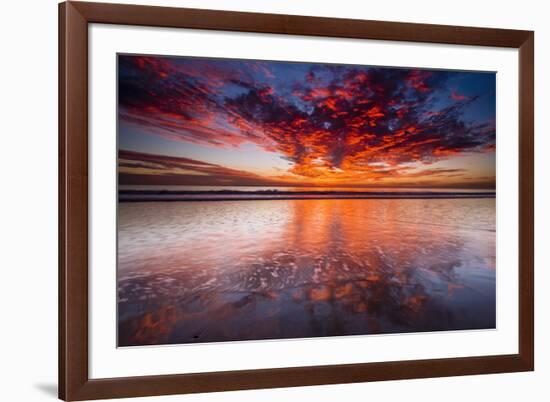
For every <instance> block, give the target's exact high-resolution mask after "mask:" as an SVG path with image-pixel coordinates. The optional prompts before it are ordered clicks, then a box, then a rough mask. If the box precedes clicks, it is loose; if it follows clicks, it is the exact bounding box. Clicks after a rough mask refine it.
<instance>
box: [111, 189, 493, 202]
mask: <svg viewBox="0 0 550 402" xmlns="http://www.w3.org/2000/svg"><path fill="white" fill-rule="evenodd" d="M466 198H467V199H470V198H496V193H495V192H494V191H493V192H488V191H486V192H484V191H480V192H471V193H464V192H435V191H430V192H380V191H378V192H377V191H372V192H349V191H255V192H243V191H224V190H221V191H144V190H124V191H119V193H118V201H119V202H155V201H158V202H161V201H266V200H319V199H466Z"/></svg>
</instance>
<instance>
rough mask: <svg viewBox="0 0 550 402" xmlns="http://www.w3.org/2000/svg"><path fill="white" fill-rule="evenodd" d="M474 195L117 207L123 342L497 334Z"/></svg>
mask: <svg viewBox="0 0 550 402" xmlns="http://www.w3.org/2000/svg"><path fill="white" fill-rule="evenodd" d="M472 193H475V191H474V192H470V194H469V196H467V197H460V196H457V195H456V194H451V195H449V194H447V195H446V196H444V195H440V196H439V198H436V197H411V196H407V194H405V195H403V194H401V195H400V196H394V198H393V199H392V198H388V197H371V198H367V197H362V198H351V197H352V195H351V194H350V198H348V199H346V198H345V197H339V198H334V197H331V198H330V199H322V198H316V199H301V198H300V197H299V195H298V194H294V198H292V199H284V198H283V199H277V200H273V199H269V200H268V199H249V200H248V201H246V202H243V201H242V200H241V199H237V200H226V199H224V200H217V201H215V202H213V201H212V200H210V202H208V200H207V201H206V202H205V200H202V201H198V200H189V199H188V200H186V201H184V202H182V201H181V200H179V201H178V200H174V201H176V202H174V201H172V202H165V201H159V199H158V198H157V199H156V200H155V201H156V202H140V200H133V201H134V202H120V203H119V207H118V301H117V302H118V316H119V323H118V345H119V346H139V345H151V344H171V343H202V342H219V341H235V340H253V339H281V338H309V337H318V336H343V335H369V334H385V333H410V332H425V331H442V330H471V329H491V328H495V324H496V323H495V293H496V285H495V283H496V275H495V241H496V239H495V199H494V194H493V196H490V195H486V196H481V195H479V194H478V195H475V194H472ZM489 193H490V192H489ZM263 195H264V196H265V194H263ZM157 196H158V194H157ZM179 196H180V197H181V194H179ZM202 196H203V195H202ZM203 198H204V197H203Z"/></svg>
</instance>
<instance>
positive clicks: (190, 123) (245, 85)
mask: <svg viewBox="0 0 550 402" xmlns="http://www.w3.org/2000/svg"><path fill="white" fill-rule="evenodd" d="M119 71H120V74H119V105H120V110H119V118H120V120H121V122H122V123H124V124H128V125H133V126H138V127H140V128H141V129H144V130H146V131H147V132H148V133H150V134H155V135H159V136H163V137H166V138H169V139H171V140H177V141H183V142H187V143H192V144H198V145H203V146H208V147H218V148H235V147H241V146H243V145H244V144H247V143H248V144H254V145H255V146H257V147H259V148H260V149H262V150H264V151H266V152H272V153H276V154H278V155H279V156H280V157H281V158H283V159H284V160H286V161H288V162H289V163H290V164H289V168H288V171H286V172H283V173H282V176H281V177H278V178H274V179H275V180H284V181H290V182H292V181H298V182H299V181H307V182H321V183H322V182H345V181H350V180H355V181H357V180H359V181H363V182H364V181H372V180H377V179H380V178H387V177H396V176H400V177H401V176H407V177H413V176H414V175H417V174H418V172H419V170H418V169H416V170H414V171H413V170H411V169H412V168H411V164H418V163H421V164H424V165H430V164H434V163H436V162H438V161H444V160H447V159H449V158H452V157H454V156H457V155H464V154H470V153H493V152H494V147H495V125H494V110H489V112H488V113H486V114H488V117H487V118H480V117H479V116H477V115H475V113H473V112H472V110H476V107H477V106H478V105H479V102H480V100H481V99H482V98H483V97H487V96H490V97H492V98H491V99H493V98H494V93H493V94H491V93H489V94H487V93H475V94H472V93H470V94H468V95H466V94H464V93H463V90H462V89H460V91H459V90H457V89H456V88H457V81H460V79H462V78H463V79H464V80H467V79H474V78H475V77H474V76H473V74H475V73H454V72H445V71H429V70H414V69H392V68H370V67H356V66H339V65H338V66H336V65H320V64H295V63H267V62H255V61H235V60H205V59H193V58H162V57H138V56H120V58H119ZM478 74H479V73H478ZM464 77H465V78H464ZM471 77H474V78H471ZM450 82H452V85H451V84H450ZM451 88H453V89H451ZM486 103H487V102H486ZM489 103H490V102H489ZM493 103H494V102H493ZM486 108H487V107H486ZM488 108H489V109H491V105H489V107H488ZM145 159H146V158H145ZM141 162H143V163H146V164H147V163H152V162H151V161H147V160H141ZM195 162H196V161H195ZM132 163H134V162H132ZM155 163H158V161H157V162H155ZM163 163H168V164H169V163H170V162H169V161H164V162H163ZM178 163H184V162H182V161H179V162H178ZM147 166H149V165H147ZM193 166H194V168H193V169H190V167H189V166H186V167H184V168H182V169H184V170H185V169H188V170H193V171H201V169H204V170H206V171H207V172H206V173H208V174H210V173H211V172H210V169H214V168H213V167H211V166H208V167H207V166H204V167H200V166H199V165H198V164H197V163H195V164H194V165H193ZM133 167H134V168H137V167H138V166H137V165H134V166H133ZM164 167H165V168H168V166H164ZM170 168H174V167H173V166H170ZM217 168H221V167H216V169H217ZM436 171H437V169H432V170H430V173H427V176H430V175H433V174H435V173H433V172H436ZM202 173H204V171H203V172H202ZM444 173H448V174H453V172H444ZM454 173H456V172H454ZM218 174H220V172H216V173H215V175H218ZM230 175H232V173H231V174H230Z"/></svg>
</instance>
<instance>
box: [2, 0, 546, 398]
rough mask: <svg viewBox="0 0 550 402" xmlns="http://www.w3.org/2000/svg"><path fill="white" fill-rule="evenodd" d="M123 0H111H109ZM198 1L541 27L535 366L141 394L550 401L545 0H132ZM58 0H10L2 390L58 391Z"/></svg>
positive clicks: (51, 394) (19, 394) (24, 393)
mask: <svg viewBox="0 0 550 402" xmlns="http://www.w3.org/2000/svg"><path fill="white" fill-rule="evenodd" d="M112 1H114V0H112ZM118 1H120V2H125V3H126V2H131V3H142V4H155V5H169V6H182V7H196V8H212V9H226V10H238V11H256V12H271V13H285V14H302V15H318V16H330V17H348V18H363V19H380V20H394V21H409V22H427V23H439V24H453V25H472V26H487V27H502V28H517V29H531V30H535V32H536V34H535V38H536V39H535V42H536V53H535V54H536V100H535V103H536V110H535V115H536V172H537V175H536V211H535V214H536V244H535V248H536V260H535V261H536V371H535V372H534V373H520V374H499V375H483V376H471V377H454V378H444V379H428V380H408V381H392V382H382V383H367V384H353V385H334V386H321V387H302V388H287V389H277V390H258V391H240V392H229V393H223V394H219V393H218V394H201V395H190V396H170V397H159V398H147V399H145V398H140V399H138V400H143V401H145V400H146V401H153V400H155V401H156V400H158V401H167V402H169V401H182V402H195V401H201V402H208V401H221V402H229V401H231V402H232V401H235V402H237V401H238V402H252V401H254V402H255V401H258V400H262V401H265V402H270V401H281V400H293V401H301V400H315V401H316V402H325V401H327V402H328V401H331V402H332V401H334V400H343V399H346V400H348V401H363V400H365V399H367V398H369V399H372V400H377V399H380V400H389V401H394V400H407V401H422V402H429V401H441V400H445V401H460V402H463V401H465V400H473V401H475V400H483V399H490V400H504V401H516V400H526V401H546V400H548V399H549V398H550V387H549V386H548V380H549V379H550V346H549V344H548V339H549V338H550V313H548V311H547V309H548V308H550V292H548V291H547V289H546V288H545V284H547V283H549V282H550V272H549V270H548V263H549V262H550V261H549V259H550V251H549V250H548V249H549V247H548V245H547V244H548V242H549V239H550V232H549V229H548V223H550V222H548V218H549V211H548V209H546V208H545V207H546V206H547V205H548V204H549V202H550V199H549V196H550V186H549V183H548V180H547V178H546V175H545V173H546V172H548V171H550V158H548V157H547V156H546V155H545V153H546V152H548V150H549V149H550V138H549V136H548V132H549V131H550V119H549V118H548V109H549V108H550V99H549V95H548V92H547V91H544V89H545V88H546V89H550V80H549V75H548V74H549V72H550V54H549V53H550V52H549V50H548V49H549V48H550V24H548V11H547V10H546V7H545V6H546V2H544V1H537V0H523V1H522V2H521V3H518V2H506V1H502V0H501V1H496V0H491V1H479V0H461V1H459V2H456V1H455V2H443V1H436V0H433V1H430V0H417V1H414V2H413V1H410V0H392V1H390V2H376V3H375V2H363V1H357V0H355V1H354V0H337V1H329V0H301V1H296V0H262V1H258V0H256V1H254V0H232V1H231V2H227V1H222V0H162V1H156V2H155V1H152V0H149V1H140V0H135V1H123V0H118ZM56 3H57V1H56V0H26V1H19V2H16V1H12V2H7V1H6V2H3V3H2V5H1V9H2V12H1V15H2V16H3V18H2V24H0V30H1V31H0V45H1V47H2V52H1V53H0V55H1V56H0V57H1V59H0V80H1V85H0V111H1V112H0V116H1V120H0V123H1V126H0V127H1V129H0V141H1V142H0V144H1V146H0V180H1V181H0V183H1V185H2V191H1V195H0V234H1V244H2V247H1V248H0V257H1V259H0V261H1V263H0V270H1V271H0V272H1V274H2V275H1V276H0V278H1V279H0V298H1V303H0V350H1V353H0V373H1V374H0V375H2V381H1V383H2V386H1V387H0V399H2V400H6V401H43V400H46V401H47V400H55V398H56V397H55V394H56V382H57V4H56ZM144 364H146V362H144Z"/></svg>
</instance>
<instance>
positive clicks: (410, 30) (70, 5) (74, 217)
mask: <svg viewBox="0 0 550 402" xmlns="http://www.w3.org/2000/svg"><path fill="white" fill-rule="evenodd" d="M91 23H100V24H120V25H137V26H154V27H172V28H195V29H205V30H226V31H242V32H258V33H275V34H291V35H310V36H324V37H339V38H357V39H376V40H391V41H408V42H422V43H443V44H460V45H476V46H493V47H507V48H515V49H519V83H518V85H519V103H518V109H519V127H518V130H519V230H520V233H519V261H518V269H519V288H518V292H519V349H518V350H519V353H518V354H513V355H498V356H481V357H461V358H445V359H430V360H414V361H392V362H380V363H364V364H345V365H327V366H311V367H294V368H277V369H259V370H246V371H229V372H213V373H196V374H173V375H159V376H144V377H127V378H107V379H90V378H89V374H88V361H89V359H88V326H89V324H88V308H89V304H88V24H91ZM533 131H534V33H533V32H531V31H518V30H507V29H489V28H470V27H458V26H443V25H427V24H411V23H396V22H381V21H361V20H345V19H333V18H319V17H303V16H288V15H275V14H255V13H243V12H226V11H212V10H196V9H183V8H167V7H153V6H134V5H119V4H100V3H81V2H65V3H62V4H60V5H59V397H60V398H61V399H64V400H67V401H69V400H87V399H99V398H121V397H140V396H149V395H166V394H179V393H196V392H212V391H228V390H243V389H253V388H275V387H292V386H305V385H321V384H336V383H353V382H364V381H381V380H395V379H410V378H426V377H443V376H457V375H471V374H484V373H504V372H516V371H531V370H533V369H534V312H533V310H534V298H533V292H534V274H533V236H534V230H533V227H534V212H533V211H534V201H533V194H534V189H533V187H534V179H533V178H534V173H533V168H534V163H533Z"/></svg>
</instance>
